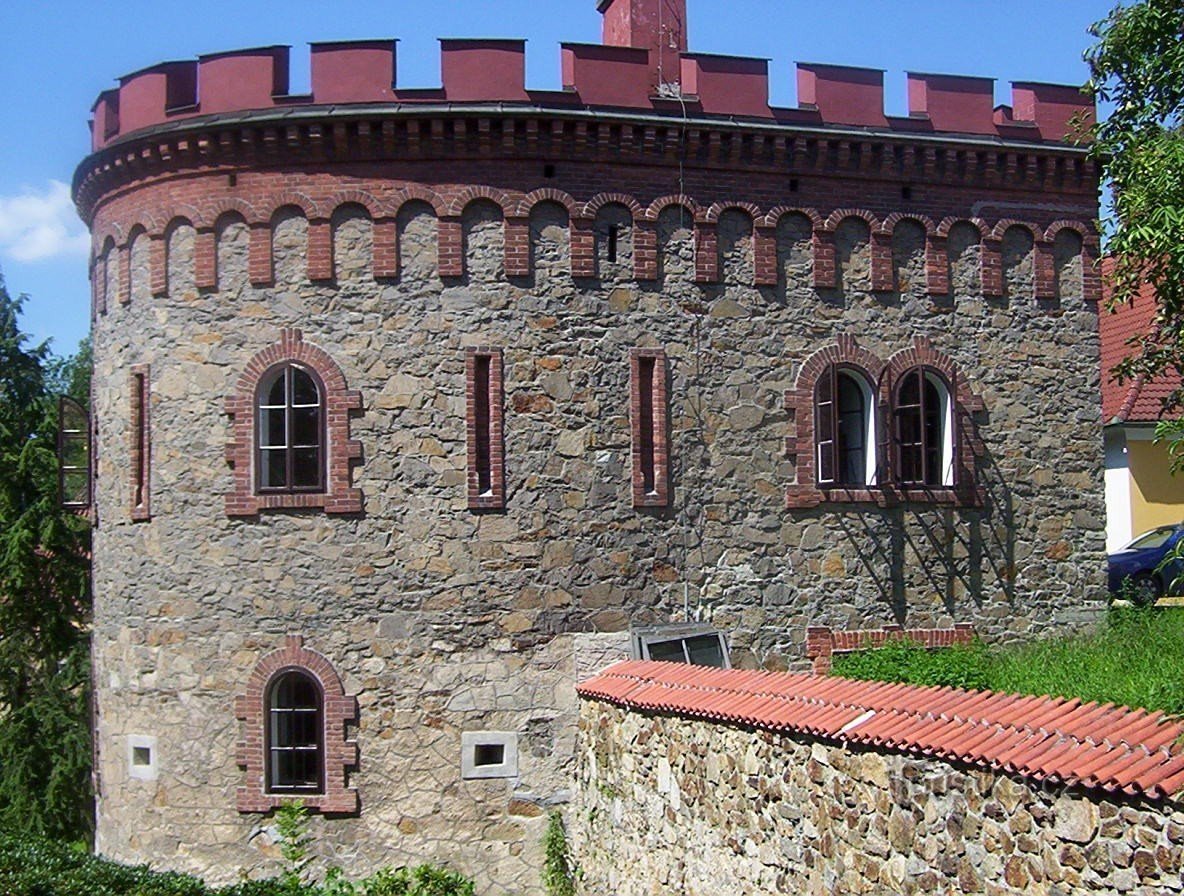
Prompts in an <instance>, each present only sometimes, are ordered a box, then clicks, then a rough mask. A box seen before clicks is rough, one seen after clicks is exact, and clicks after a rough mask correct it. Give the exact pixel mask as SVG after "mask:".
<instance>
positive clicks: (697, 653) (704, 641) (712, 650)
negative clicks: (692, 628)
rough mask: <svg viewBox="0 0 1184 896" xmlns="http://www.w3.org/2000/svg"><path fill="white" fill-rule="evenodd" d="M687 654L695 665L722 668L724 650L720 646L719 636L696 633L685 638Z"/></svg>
mask: <svg viewBox="0 0 1184 896" xmlns="http://www.w3.org/2000/svg"><path fill="white" fill-rule="evenodd" d="M686 643H687V654H688V656H690V658H691V663H692V664H694V665H696V666H715V667H717V668H721V669H722V668H723V665H724V652H723V650H722V649H721V648H720V644H719V636H717V635H697V636H696V637H694V638H687V642H686Z"/></svg>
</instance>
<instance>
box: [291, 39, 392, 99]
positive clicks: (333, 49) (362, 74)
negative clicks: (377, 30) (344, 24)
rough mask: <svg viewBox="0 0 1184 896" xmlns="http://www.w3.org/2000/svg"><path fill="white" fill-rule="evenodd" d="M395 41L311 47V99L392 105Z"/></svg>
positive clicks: (367, 41) (318, 44)
mask: <svg viewBox="0 0 1184 896" xmlns="http://www.w3.org/2000/svg"><path fill="white" fill-rule="evenodd" d="M395 59H396V41H394V40H389V39H388V40H357V41H339V42H336V43H316V44H313V45H312V95H313V98H314V100H315V101H316V102H318V103H382V102H390V101H392V100H393V99H394V98H395V96H394V86H395V71H396V68H395Z"/></svg>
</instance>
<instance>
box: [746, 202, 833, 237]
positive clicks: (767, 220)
mask: <svg viewBox="0 0 1184 896" xmlns="http://www.w3.org/2000/svg"><path fill="white" fill-rule="evenodd" d="M787 215H801V216H802V217H804V218H807V219H808V220H809V221H810V226H811V228H812V229H813V230H814V232H815V233H817V232H818V231H820V230H825V229H826V222H825V221H823V220H822V215H820V214H818V212H817V211H816V210H815V209H812V208H803V207H802V206H797V205H779V206H777V207H776V208H773V209H770V210H769V212H768V213H767V214H766V215H765V217H764V219H763V221H762V222H761V224H762V226H764V227H777V226H778V225H779V224H780V223H781V219H782V218H784V217H786V216H787Z"/></svg>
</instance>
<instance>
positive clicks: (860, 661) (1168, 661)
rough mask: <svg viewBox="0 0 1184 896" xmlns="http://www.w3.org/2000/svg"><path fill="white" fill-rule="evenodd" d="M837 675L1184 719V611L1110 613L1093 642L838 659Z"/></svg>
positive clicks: (875, 652) (907, 648)
mask: <svg viewBox="0 0 1184 896" xmlns="http://www.w3.org/2000/svg"><path fill="white" fill-rule="evenodd" d="M834 674H836V675H841V676H844V677H846V678H857V679H863V680H867V681H893V682H904V683H908V684H919V685H946V686H949V687H964V688H989V689H991V690H995V691H1008V692H1013V693H1019V694H1037V695H1041V694H1048V695H1052V696H1058V697H1079V698H1081V699H1082V700H1096V701H1098V702H1099V703H1117V704H1121V705H1123V706H1136V707H1144V708H1146V709H1158V710H1163V711H1164V712H1166V713H1169V714H1171V715H1184V609H1179V608H1158V609H1141V610H1140V609H1125V608H1124V609H1117V608H1116V609H1112V610H1111V611H1110V613H1109V615H1108V617H1107V618H1106V621H1105V622H1104V623H1103V624H1102V625H1101V626H1099V628H1098V629H1097V630H1096V631H1095V632H1092V633H1089V634H1081V635H1073V636H1068V637H1059V638H1049V639H1047V640H1043V641H1037V642H1034V643H1031V644H1025V645H1020V646H1013V647H989V646H987V645H985V644H983V643H982V642H981V641H976V642H975V643H973V644H970V645H966V646H960V647H951V648H948V649H945V650H934V651H928V650H925V649H924V648H923V647H921V646H920V645H918V644H915V643H911V642H896V643H891V644H887V645H885V646H883V647H879V648H874V649H869V650H864V651H859V652H858V653H851V654H845V655H840V656H836V657H835V660H834Z"/></svg>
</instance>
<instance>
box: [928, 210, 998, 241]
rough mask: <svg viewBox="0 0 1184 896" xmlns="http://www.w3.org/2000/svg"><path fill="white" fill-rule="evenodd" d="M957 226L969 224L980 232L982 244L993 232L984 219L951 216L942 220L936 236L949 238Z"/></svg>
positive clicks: (935, 231) (979, 236) (936, 230)
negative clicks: (951, 231) (952, 229)
mask: <svg viewBox="0 0 1184 896" xmlns="http://www.w3.org/2000/svg"><path fill="white" fill-rule="evenodd" d="M955 224H969V225H970V226H971V227H973V228H974V229H975V230H977V231H978V238H979V241H980V242H981V241H982V240H984V239H986V238H987V236H988V235H989V234H990V232H991V229H990V228H989V227H988V226H987V222H986V221H984V220H983V219H982V218H959V217H957V216H955V215H951V216H950V217H948V218H942V219H941V223H940V224H938V225H937V228H936V229H935V230H934V234H935V235H936V236H940V237H946V238H948V237H949V235H950V229H951V228H952V227H953V226H954V225H955Z"/></svg>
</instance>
